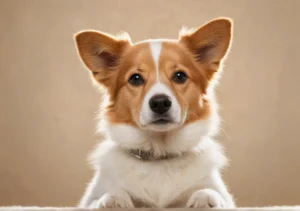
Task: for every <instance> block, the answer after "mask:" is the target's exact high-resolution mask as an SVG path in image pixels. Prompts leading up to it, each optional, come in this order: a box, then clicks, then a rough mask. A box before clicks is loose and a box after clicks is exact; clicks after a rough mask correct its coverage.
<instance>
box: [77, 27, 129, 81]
mask: <svg viewBox="0 0 300 211" xmlns="http://www.w3.org/2000/svg"><path fill="white" fill-rule="evenodd" d="M75 41H76V45H77V50H78V53H79V55H80V57H81V60H82V61H83V63H84V64H85V66H86V67H87V68H88V69H89V70H91V72H92V74H93V76H94V78H95V79H96V80H97V81H98V82H99V83H101V84H102V85H103V86H105V87H108V86H109V84H110V83H111V80H112V79H113V78H114V77H116V72H117V71H116V69H117V68H118V65H119V59H120V58H121V56H122V54H123V52H124V51H125V49H126V48H127V47H129V46H130V45H131V41H130V37H129V36H128V34H126V33H124V34H122V36H120V37H113V36H111V35H108V34H105V33H102V32H97V31H83V32H79V33H78V34H76V35H75Z"/></svg>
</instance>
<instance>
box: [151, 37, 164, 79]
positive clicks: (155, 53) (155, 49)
mask: <svg viewBox="0 0 300 211" xmlns="http://www.w3.org/2000/svg"><path fill="white" fill-rule="evenodd" d="M150 49H151V54H152V57H153V60H154V63H155V68H156V80H157V81H159V69H158V68H159V67H158V62H159V56H160V51H161V41H159V40H151V41H150Z"/></svg>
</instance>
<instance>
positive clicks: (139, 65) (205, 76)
mask: <svg viewBox="0 0 300 211" xmlns="http://www.w3.org/2000/svg"><path fill="white" fill-rule="evenodd" d="M230 40H231V21H230V20H228V19H216V20H213V21H211V22H210V23H207V24H206V25H204V26H202V27H200V28H198V29H196V30H193V31H186V32H183V33H181V35H180V37H179V39H178V40H147V41H143V42H139V43H136V44H132V43H131V41H130V38H129V36H123V37H113V36H110V35H107V34H104V33H101V32H95V31H84V32H81V33H79V34H77V35H76V43H77V48H78V51H79V54H80V57H81V59H82V61H83V62H84V64H85V65H86V66H87V68H88V69H90V70H91V72H92V74H93V77H94V79H95V80H96V81H97V82H98V83H100V84H101V85H102V86H103V87H105V88H106V90H107V92H108V95H109V103H108V105H107V107H106V117H107V118H108V121H109V122H110V123H111V124H126V125H130V126H132V127H135V128H137V129H142V130H147V131H160V132H164V131H171V130H174V129H178V128H180V127H182V126H184V125H187V124H189V123H193V122H196V121H199V120H203V119H206V118H208V117H209V115H210V113H211V102H210V99H209V97H207V89H208V88H209V86H210V84H211V81H212V79H213V78H214V75H215V73H216V72H218V70H219V67H220V65H221V61H222V59H223V58H224V56H225V55H226V53H227V50H228V48H229V45H230Z"/></svg>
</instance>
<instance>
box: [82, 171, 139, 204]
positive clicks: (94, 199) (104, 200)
mask: <svg viewBox="0 0 300 211" xmlns="http://www.w3.org/2000/svg"><path fill="white" fill-rule="evenodd" d="M100 181H101V179H100V176H99V173H96V174H95V176H94V178H93V179H92V181H91V182H90V184H89V186H88V188H87V190H86V192H85V194H84V196H83V197H82V199H81V201H80V204H79V207H80V208H100V207H102V208H133V207H134V205H133V203H132V200H131V198H130V196H129V194H128V193H126V192H125V191H122V190H116V191H109V192H106V191H105V190H104V189H103V186H102V184H101V182H100Z"/></svg>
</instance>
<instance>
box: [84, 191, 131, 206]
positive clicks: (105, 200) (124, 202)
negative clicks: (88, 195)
mask: <svg viewBox="0 0 300 211" xmlns="http://www.w3.org/2000/svg"><path fill="white" fill-rule="evenodd" d="M89 208H134V206H133V203H132V201H131V199H130V197H129V195H128V194H116V195H114V194H109V193H106V194H104V195H103V196H102V197H101V198H100V199H99V200H97V201H94V202H93V203H92V204H91V206H90V207H89Z"/></svg>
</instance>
